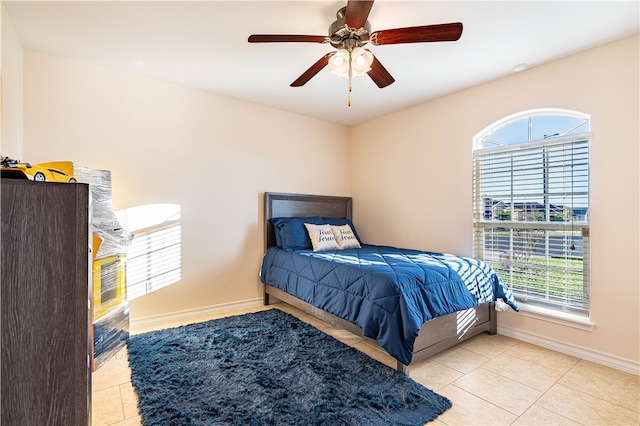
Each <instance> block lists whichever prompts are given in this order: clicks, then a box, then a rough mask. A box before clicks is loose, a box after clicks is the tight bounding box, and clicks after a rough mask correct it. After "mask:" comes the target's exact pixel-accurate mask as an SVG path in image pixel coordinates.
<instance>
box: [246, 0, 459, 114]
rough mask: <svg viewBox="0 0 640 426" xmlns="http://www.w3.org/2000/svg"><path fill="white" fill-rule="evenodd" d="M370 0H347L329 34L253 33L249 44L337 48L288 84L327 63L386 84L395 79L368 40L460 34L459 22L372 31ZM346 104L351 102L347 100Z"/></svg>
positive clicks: (412, 40)
mask: <svg viewBox="0 0 640 426" xmlns="http://www.w3.org/2000/svg"><path fill="white" fill-rule="evenodd" d="M372 6H373V0H370V1H361V0H349V1H348V2H347V6H346V7H343V8H341V9H340V10H338V12H337V14H336V17H337V19H336V20H335V21H334V22H333V23H332V24H331V25H330V26H329V35H328V36H321V35H287V34H280V35H279V34H253V35H251V36H249V40H248V41H249V43H274V42H275V43H278V42H294V43H329V44H331V45H332V46H333V47H335V48H336V49H338V50H336V51H334V52H330V53H327V54H326V55H324V56H323V57H322V58H320V59H319V60H318V61H317V62H316V63H314V64H313V65H311V67H310V68H309V69H307V70H306V71H305V72H304V73H302V75H300V77H298V78H297V79H296V80H295V81H294V82H293V83H291V87H300V86H303V85H304V84H306V83H307V82H308V81H309V80H311V78H313V77H314V76H315V75H316V74H318V73H319V72H320V71H321V70H322V69H323V68H324V67H325V66H327V65H329V68H330V69H331V72H332V73H333V74H336V75H339V76H341V77H346V78H348V79H349V92H351V79H352V78H353V77H358V76H360V75H364V74H365V73H366V74H368V75H369V77H370V78H371V79H372V80H373V82H374V83H375V84H376V85H377V86H378V87H379V88H383V87H387V86H388V85H390V84H391V83H393V82H394V81H395V79H394V78H393V77H392V76H391V74H389V72H388V71H387V69H386V68H385V67H384V66H383V65H382V64H381V63H380V61H378V60H377V59H376V58H375V56H373V54H372V53H371V51H369V50H368V49H365V48H364V47H363V46H365V45H366V44H368V43H371V44H373V45H374V46H381V45H387V44H400V43H423V42H436V41H456V40H458V39H459V38H460V36H461V35H462V23H461V22H454V23H449V24H438V25H423V26H418V27H407V28H395V29H391V30H380V31H374V32H371V24H370V23H369V21H367V18H368V17H369V12H370V11H371V7H372ZM349 105H351V102H350V101H349Z"/></svg>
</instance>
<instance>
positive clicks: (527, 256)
mask: <svg viewBox="0 0 640 426" xmlns="http://www.w3.org/2000/svg"><path fill="white" fill-rule="evenodd" d="M530 122H531V121H530ZM589 138H590V135H589V133H581V134H570V135H565V136H560V135H559V134H553V135H552V136H551V137H548V138H546V139H541V140H537V141H530V140H526V141H524V142H522V143H513V142H510V143H507V144H496V143H493V144H491V145H490V147H479V148H477V149H475V150H474V153H473V176H474V177H473V197H474V202H473V217H474V227H473V232H474V256H475V257H477V258H479V259H482V260H484V261H486V262H487V263H489V264H490V265H491V266H492V267H493V268H494V269H495V270H496V271H497V273H498V275H499V276H500V278H501V279H502V280H503V281H504V282H505V283H506V284H507V285H508V286H509V287H511V289H512V290H513V292H514V295H515V296H516V298H517V299H518V300H519V301H521V302H524V303H531V304H543V305H546V306H547V307H555V308H558V309H562V310H568V311H574V312H576V313H588V312H589V282H590V280H589V221H588V217H589ZM494 142H495V141H494ZM485 145H487V144H485Z"/></svg>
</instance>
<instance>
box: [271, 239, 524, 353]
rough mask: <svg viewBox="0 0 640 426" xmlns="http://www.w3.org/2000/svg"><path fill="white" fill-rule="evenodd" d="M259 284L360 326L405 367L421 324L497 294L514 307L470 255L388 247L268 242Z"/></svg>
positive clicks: (509, 295) (490, 273)
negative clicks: (319, 247)
mask: <svg viewBox="0 0 640 426" xmlns="http://www.w3.org/2000/svg"><path fill="white" fill-rule="evenodd" d="M260 272H261V279H262V282H263V283H265V284H268V285H271V286H274V287H277V288H279V289H281V290H283V291H285V292H286V293H289V294H291V295H293V296H295V297H297V298H299V299H301V300H304V301H305V302H307V303H310V304H312V305H314V306H316V307H318V308H320V309H322V310H325V311H327V312H330V313H332V314H334V315H336V316H338V317H340V318H343V319H345V320H347V321H349V322H351V323H353V324H357V325H358V326H359V327H360V328H362V331H363V334H364V335H365V336H366V337H371V338H373V339H375V340H377V341H378V343H379V344H380V345H381V346H382V347H383V348H384V349H385V350H386V351H387V352H388V353H389V354H390V355H391V356H393V357H394V358H396V359H397V360H398V361H400V362H402V363H403V364H405V365H409V364H410V363H411V359H412V358H413V345H414V342H415V339H416V337H417V336H418V332H419V331H420V328H421V326H422V324H424V323H425V322H427V321H429V320H430V319H433V318H436V317H439V316H442V315H446V314H450V313H452V312H455V311H459V310H463V309H468V308H472V307H474V306H477V305H479V304H482V303H485V302H489V301H495V300H496V299H498V298H500V299H502V300H503V301H504V302H506V303H507V304H509V305H510V306H511V307H512V308H513V309H514V310H518V307H517V305H516V303H515V301H514V299H513V295H512V293H511V291H510V290H509V288H508V287H506V286H505V285H504V284H503V283H502V281H501V280H500V279H499V278H498V276H497V275H496V273H495V271H494V270H493V269H492V268H491V267H489V266H488V265H487V264H486V263H483V262H482V261H479V260H477V259H472V258H465V257H459V256H454V255H451V254H444V253H432V252H423V251H418V250H409V249H402V248H396V247H388V246H375V245H366V244H365V245H363V246H362V248H360V249H347V250H335V251H323V252H313V251H311V250H295V251H285V250H282V249H280V248H276V247H271V248H269V249H268V250H267V252H266V254H265V256H264V259H263V263H262V267H261V271H260Z"/></svg>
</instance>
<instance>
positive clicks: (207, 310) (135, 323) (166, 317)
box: [130, 297, 264, 331]
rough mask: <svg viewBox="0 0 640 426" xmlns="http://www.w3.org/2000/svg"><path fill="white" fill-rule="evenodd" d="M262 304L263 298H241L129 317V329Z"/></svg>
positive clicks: (156, 325) (144, 327)
mask: <svg viewBox="0 0 640 426" xmlns="http://www.w3.org/2000/svg"><path fill="white" fill-rule="evenodd" d="M263 305H264V298H262V297H258V298H256V299H249V300H243V301H240V302H232V303H223V304H221V305H212V306H205V307H202V308H196V309H187V310H184V311H176V312H170V313H167V314H161V315H152V316H149V317H143V318H135V319H131V323H130V327H131V330H132V331H133V330H139V329H147V328H153V327H160V326H162V325H165V324H168V323H172V322H179V321H184V320H190V319H197V318H201V317H207V316H213V315H219V314H224V313H227V312H233V311H239V310H243V309H249V308H255V307H258V306H263Z"/></svg>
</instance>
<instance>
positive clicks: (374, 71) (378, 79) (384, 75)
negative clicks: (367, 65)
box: [367, 49, 396, 89]
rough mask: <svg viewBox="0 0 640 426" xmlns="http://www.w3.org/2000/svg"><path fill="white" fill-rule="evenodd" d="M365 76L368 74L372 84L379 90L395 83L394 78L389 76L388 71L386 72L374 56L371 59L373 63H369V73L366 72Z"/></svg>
mask: <svg viewBox="0 0 640 426" xmlns="http://www.w3.org/2000/svg"><path fill="white" fill-rule="evenodd" d="M367 50H368V49H367ZM367 74H369V77H371V80H373V82H374V83H375V84H376V85H377V86H378V87H379V88H381V89H382V88H383V87H387V86H388V85H390V84H391V83H393V82H394V81H396V80H395V78H393V77H392V76H391V74H389V71H387V69H386V68H385V67H384V66H383V65H382V63H381V62H380V61H379V60H378V58H376V57H375V56H374V57H373V62H372V63H371V69H370V70H369V72H367Z"/></svg>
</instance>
